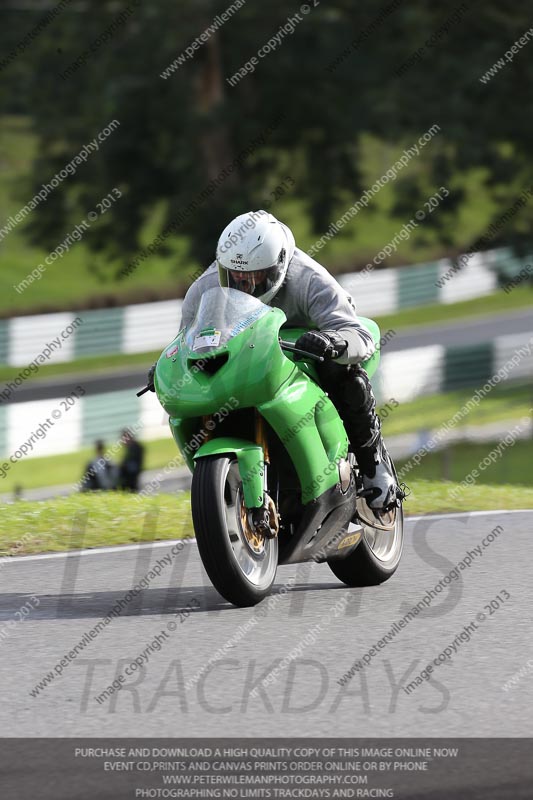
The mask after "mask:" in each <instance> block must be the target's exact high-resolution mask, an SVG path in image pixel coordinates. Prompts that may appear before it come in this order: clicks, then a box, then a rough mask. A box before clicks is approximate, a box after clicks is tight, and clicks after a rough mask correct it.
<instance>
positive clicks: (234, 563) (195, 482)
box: [191, 456, 278, 606]
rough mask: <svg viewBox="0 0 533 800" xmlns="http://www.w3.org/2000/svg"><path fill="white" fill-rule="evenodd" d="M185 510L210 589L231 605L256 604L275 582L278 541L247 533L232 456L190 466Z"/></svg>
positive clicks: (235, 466)
mask: <svg viewBox="0 0 533 800" xmlns="http://www.w3.org/2000/svg"><path fill="white" fill-rule="evenodd" d="M191 508H192V519H193V524H194V531H195V534H196V541H197V544H198V550H199V553H200V557H201V559H202V562H203V565H204V567H205V569H206V572H207V574H208V575H209V578H210V580H211V582H212V584H213V586H214V587H215V589H217V590H218V591H219V592H220V594H221V595H222V596H223V597H224V598H225V599H226V600H228V601H229V602H230V603H233V604H234V605H236V606H253V605H256V604H257V603H260V602H261V600H263V598H264V597H266V595H267V594H269V592H270V589H271V587H272V584H273V583H274V578H275V577H276V569H277V566H278V540H277V539H266V538H264V537H263V536H260V535H258V534H256V533H255V532H254V531H253V530H251V529H250V526H249V524H248V519H247V513H246V508H245V505H244V496H243V492H242V481H241V476H240V473H239V465H238V462H237V459H236V458H235V457H233V456H214V457H212V458H201V459H199V460H198V461H197V462H196V466H195V469H194V473H193V478H192V487H191Z"/></svg>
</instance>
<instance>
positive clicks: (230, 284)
mask: <svg viewBox="0 0 533 800" xmlns="http://www.w3.org/2000/svg"><path fill="white" fill-rule="evenodd" d="M283 271H284V270H283V265H282V264H275V265H274V266H273V267H269V268H268V269H258V270H252V271H251V272H244V271H243V270H233V269H227V268H226V267H224V266H223V265H222V264H221V263H220V262H219V263H218V272H219V276H220V285H221V286H223V287H225V288H228V289H238V290H239V291H240V292H245V293H246V294H249V295H252V297H257V298H259V299H260V298H261V297H263V295H265V294H267V292H269V291H270V289H272V288H273V287H275V286H276V285H277V284H278V283H279V282H280V280H281V278H282V276H283Z"/></svg>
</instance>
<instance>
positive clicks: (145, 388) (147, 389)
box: [137, 386, 152, 397]
mask: <svg viewBox="0 0 533 800" xmlns="http://www.w3.org/2000/svg"><path fill="white" fill-rule="evenodd" d="M151 388H152V387H151V386H145V387H144V389H141V391H140V392H137V397H142V396H143V394H146V392H149V391H150V390H151Z"/></svg>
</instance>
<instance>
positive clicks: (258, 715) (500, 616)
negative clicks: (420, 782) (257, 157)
mask: <svg viewBox="0 0 533 800" xmlns="http://www.w3.org/2000/svg"><path fill="white" fill-rule="evenodd" d="M532 531H533V511H516V512H492V513H482V512H479V513H473V514H462V515H452V516H447V517H446V516H440V517H439V516H437V517H424V518H413V519H412V520H409V521H408V522H407V524H406V541H405V549H404V556H403V560H402V563H401V565H400V568H399V570H398V572H397V573H396V575H395V576H394V577H393V578H392V579H391V580H390V581H389V582H388V583H385V584H383V585H382V586H381V587H372V588H367V589H362V590H360V589H348V588H347V587H345V586H344V585H343V584H341V583H340V582H339V581H338V580H337V579H336V578H335V576H334V575H333V574H332V573H331V572H330V570H329V567H328V566H327V565H325V564H322V565H295V566H288V567H281V568H280V569H279V570H278V574H277V579H276V587H275V590H274V592H273V594H272V596H271V599H269V600H266V601H264V602H263V603H262V604H261V605H260V606H258V607H256V608H255V609H237V608H234V607H232V606H230V605H229V604H227V603H226V602H225V601H223V600H222V598H221V597H220V596H219V595H218V594H217V592H216V591H215V590H214V589H213V588H211V587H210V585H209V583H208V581H207V577H206V576H205V573H204V571H203V568H202V566H201V563H200V560H199V556H198V551H197V548H196V544H195V543H194V541H193V542H188V543H186V544H179V545H178V546H177V547H176V546H175V549H176V552H175V553H174V555H171V548H172V547H173V545H172V544H167V543H164V544H162V543H158V544H156V545H155V546H153V547H151V546H150V545H144V546H141V547H139V546H137V545H132V546H128V547H123V548H105V549H103V550H101V551H90V552H85V553H82V554H72V555H68V556H66V557H65V556H63V555H51V556H35V557H31V556H30V557H19V558H14V559H11V560H10V561H9V563H7V562H6V561H4V562H2V563H1V565H0V575H1V586H2V591H1V594H0V622H1V628H0V631H1V634H0V637H1V647H2V661H1V667H0V669H1V678H2V680H1V695H2V696H1V701H2V702H1V704H0V720H1V729H2V731H3V735H4V736H38V737H49V736H50V737H52V736H62V737H72V736H86V735H87V736H95V737H96V736H146V737H148V736H185V737H191V736H228V735H230V736H257V737H264V736H306V735H312V736H357V737H362V736H364V737H366V736H454V737H455V736H459V737H467V736H474V737H478V736H479V737H496V736H500V737H520V736H531V735H532V733H533V719H532V716H531V705H532V700H533V669H529V670H528V668H527V666H525V665H527V662H528V660H529V663H530V664H531V665H532V666H533V660H532V656H533V649H532V645H531V626H532V619H533V610H532V608H533V603H532V601H533V585H532V580H531V565H530V560H529V558H528V554H529V553H530V542H531V534H532ZM491 532H492V533H491ZM487 536H489V541H487V539H486V537H487ZM483 540H484V541H485V547H483V545H482V544H481V543H482V541H483ZM476 547H480V548H481V549H480V551H479V552H476V550H475V548H476ZM468 551H470V563H469V564H468V565H467V566H464V569H463V570H461V569H459V568H458V569H457V571H456V572H455V570H454V567H455V566H456V565H457V564H458V563H459V562H462V563H463V565H465V563H466V562H465V560H464V559H465V556H467V554H468ZM468 560H469V559H468V557H467V558H466V561H468ZM157 562H159V567H157V571H159V570H160V571H161V574H160V575H159V577H156V578H155V579H154V580H152V581H151V582H150V583H149V585H148V586H147V588H145V589H144V590H143V591H142V593H141V594H139V595H137V596H133V599H132V596H131V595H130V600H129V602H128V603H126V601H125V599H124V598H125V597H126V595H127V593H128V591H129V590H130V589H131V587H132V586H134V585H135V584H136V583H138V582H139V581H140V580H142V579H143V578H144V577H145V576H148V574H149V572H150V570H151V568H152V567H153V566H154V565H155V564H156V563H157ZM452 571H453V575H457V577H456V578H455V577H453V576H452ZM152 574H153V573H152ZM439 582H441V584H440V586H441V588H440V589H437V588H436V587H437V585H439ZM145 585H146V584H145ZM428 590H432V591H433V593H434V597H433V598H430V599H429V600H427V601H426V602H427V603H429V605H426V606H423V605H422V604H421V603H420V601H422V598H423V597H424V596H425V595H426V592H427V591H428ZM508 595H509V596H508ZM497 596H499V598H500V600H497V599H496V600H495V598H497ZM426 597H429V595H426ZM493 600H495V602H494V604H493V606H491V605H490V604H491V601H493ZM119 601H122V608H123V610H122V613H121V615H120V616H118V617H116V618H114V619H113V620H112V621H111V622H110V624H109V625H107V626H101V630H100V631H99V632H97V634H96V636H95V637H94V638H91V636H90V635H89V633H88V632H89V631H92V630H93V629H94V626H95V625H97V623H98V622H99V621H100V620H101V619H102V618H104V617H105V616H106V614H107V613H108V612H109V610H110V609H111V608H112V607H113V606H116V604H118V603H119ZM269 603H270V607H269ZM417 604H420V607H421V608H423V610H422V611H421V612H420V613H419V614H418V615H411V618H407V623H405V624H404V625H403V626H401V627H400V626H399V625H396V629H397V630H396V634H394V635H393V634H392V630H393V627H392V626H393V623H395V622H396V623H398V621H399V620H401V619H402V618H403V619H405V618H406V616H405V615H406V614H407V612H408V611H409V610H410V609H411V608H412V607H413V606H416V605H417ZM22 607H26V609H28V608H29V609H30V610H29V611H28V612H27V615H26V616H24V618H23V619H22V620H21V621H17V618H20V617H21V616H22V613H23V612H21V611H20V609H21V608H22ZM117 607H118V608H120V605H118V606H117ZM494 607H496V608H494ZM187 608H188V610H187ZM476 620H477V622H476ZM473 621H474V622H475V623H476V625H477V628H476V629H475V630H474V629H473V628H471V630H472V631H473V633H472V634H471V635H469V636H467V635H466V634H465V633H464V628H465V626H467V625H471V623H472V622H473ZM461 632H463V637H462V638H460V634H461ZM387 633H388V634H389V640H388V641H387V640H384V641H385V644H384V645H382V646H381V649H376V650H375V651H374V653H373V654H371V655H370V654H369V655H367V663H366V665H365V666H364V667H363V670H362V671H361V670H359V671H354V674H353V677H352V678H351V679H349V680H348V681H347V683H346V684H345V685H343V686H341V685H339V683H338V682H337V681H338V680H339V679H340V678H341V677H342V676H343V674H344V673H345V672H346V671H348V670H349V669H350V668H351V667H352V664H353V663H354V661H356V660H358V659H360V658H362V657H363V656H364V655H365V654H367V653H368V651H369V650H370V648H371V647H372V646H373V645H374V644H376V643H377V642H378V641H379V640H380V639H383V637H385V635H386V634H387ZM84 634H87V635H86V637H85V640H84V641H85V642H86V644H85V646H84V647H83V649H81V652H79V654H77V655H76V653H74V651H73V647H74V646H75V645H76V644H77V643H79V642H80V640H83V637H84ZM156 637H159V641H158V640H157V639H156ZM454 641H455V642H456V650H455V652H454V653H453V656H452V660H450V659H449V658H447V657H446V656H445V657H444V658H443V659H442V661H443V663H440V665H439V666H435V667H434V670H433V673H432V674H431V675H430V676H429V681H426V680H422V682H421V683H420V685H418V686H417V687H416V688H414V689H412V690H411V692H410V693H406V691H405V690H404V688H403V687H404V686H405V685H407V684H408V683H410V682H412V681H414V680H415V678H416V676H417V675H418V674H419V673H420V671H421V670H422V669H424V668H425V667H426V666H427V665H428V664H430V663H432V662H433V660H434V659H437V660H438V657H439V654H441V653H443V651H444V649H445V648H446V647H447V646H450V645H451V643H452V642H454ZM158 648H159V649H158ZM217 651H218V652H217ZM291 651H293V652H292V657H289V655H288V654H289V653H291ZM69 652H72V653H73V655H71V656H68V654H69ZM450 652H451V648H450ZM142 653H144V654H145V655H144V658H143V657H142V656H141V654H142ZM135 658H138V659H139V661H140V662H141V666H140V667H139V668H135V667H134V671H133V673H132V672H131V667H130V665H131V662H132V661H133V660H134V659H135ZM146 658H147V659H148V661H147V663H146V661H145V659H146ZM210 658H211V664H210V666H209V668H206V664H207V663H208V662H209V659H210ZM62 659H63V666H61V664H60V662H61V660H62ZM70 659H71V660H70ZM283 659H285V661H284V662H283ZM56 665H58V669H57V670H55V678H54V679H53V680H51V682H49V683H48V685H45V686H44V688H41V690H40V691H39V692H38V693H36V692H35V687H36V685H37V684H38V682H40V681H42V680H43V678H44V677H45V676H46V675H47V673H50V674H52V673H54V668H55V666H56ZM276 667H278V668H279V669H278V672H277V673H276V672H274V671H273V670H275V669H276ZM125 670H130V676H129V677H127V678H125V677H124V673H125ZM520 670H522V672H521V673H520V675H521V677H518V678H517V677H516V676H517V674H518V673H519V672H520ZM513 676H514V683H513V684H512V685H509V684H508V686H507V689H504V684H506V682H508V681H509V680H510V679H511V678H513ZM113 680H116V683H117V685H118V686H119V687H120V689H119V690H118V691H115V692H114V693H113V694H112V695H111V697H108V698H107V699H102V698H101V702H98V701H97V700H96V699H95V698H96V696H97V695H100V694H101V693H102V692H103V691H104V690H105V689H106V687H107V686H109V684H111V683H112V681H113ZM255 687H257V692H254V688H255ZM32 690H33V691H34V693H35V694H36V696H32V695H31V692H32Z"/></svg>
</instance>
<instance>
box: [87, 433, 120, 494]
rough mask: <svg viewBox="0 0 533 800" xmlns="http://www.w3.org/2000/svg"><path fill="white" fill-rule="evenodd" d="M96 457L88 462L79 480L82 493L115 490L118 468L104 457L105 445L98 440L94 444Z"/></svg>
mask: <svg viewBox="0 0 533 800" xmlns="http://www.w3.org/2000/svg"><path fill="white" fill-rule="evenodd" d="M94 447H95V451H96V457H95V458H93V459H92V461H89V463H88V464H87V467H86V468H85V472H84V474H83V478H82V480H81V489H80V491H82V492H91V491H98V490H100V491H110V490H111V489H116V488H117V483H118V477H119V475H118V467H117V466H116V464H114V463H113V462H112V461H111V460H110V459H109V458H106V456H105V444H104V442H103V441H102V440H101V439H99V440H98V441H97V442H95V444H94Z"/></svg>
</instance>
